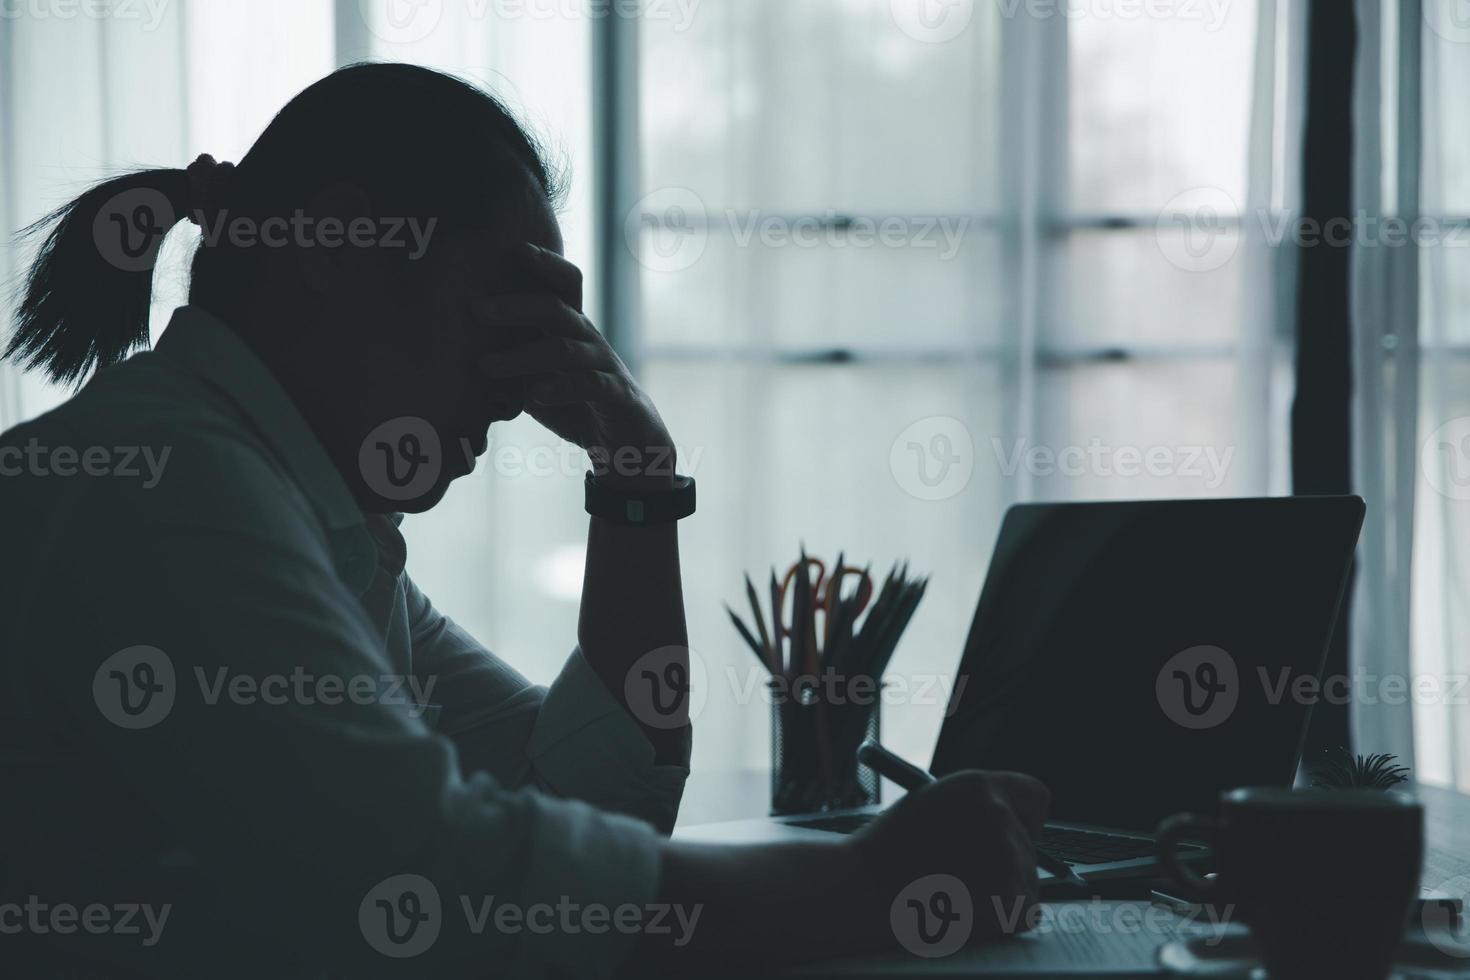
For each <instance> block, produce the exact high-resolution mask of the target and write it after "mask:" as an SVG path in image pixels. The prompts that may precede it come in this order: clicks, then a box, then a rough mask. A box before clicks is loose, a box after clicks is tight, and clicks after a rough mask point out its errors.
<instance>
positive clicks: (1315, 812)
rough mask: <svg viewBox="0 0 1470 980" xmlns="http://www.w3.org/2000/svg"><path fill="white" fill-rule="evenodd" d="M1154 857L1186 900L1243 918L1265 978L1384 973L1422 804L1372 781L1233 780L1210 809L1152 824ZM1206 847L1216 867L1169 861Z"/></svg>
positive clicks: (1411, 870)
mask: <svg viewBox="0 0 1470 980" xmlns="http://www.w3.org/2000/svg"><path fill="white" fill-rule="evenodd" d="M1158 839H1159V859H1160V861H1161V862H1162V863H1163V866H1164V868H1165V870H1166V871H1167V872H1168V874H1169V877H1170V878H1171V879H1172V880H1173V882H1174V884H1175V887H1176V888H1178V889H1179V890H1180V891H1181V892H1182V893H1183V894H1184V895H1185V897H1187V898H1190V899H1193V900H1195V901H1199V902H1204V903H1209V904H1212V905H1215V906H1222V907H1225V908H1228V909H1229V910H1230V912H1231V918H1232V921H1240V922H1243V923H1245V924H1246V925H1247V926H1248V927H1249V928H1250V932H1251V938H1252V939H1253V940H1254V941H1255V944H1256V947H1257V948H1258V949H1259V950H1260V953H1261V959H1262V962H1263V964H1264V965H1265V967H1266V972H1267V975H1268V976H1270V978H1271V980H1308V978H1310V980H1317V978H1329V977H1330V978H1332V980H1383V978H1384V977H1386V976H1388V974H1389V971H1390V970H1391V968H1392V966H1393V958H1394V953H1395V952H1396V950H1397V949H1398V946H1399V943H1400V942H1401V940H1402V939H1403V934H1404V927H1405V924H1406V920H1407V917H1408V914H1409V909H1410V907H1411V906H1412V903H1413V901H1414V898H1415V897H1416V896H1417V895H1418V893H1419V875H1420V871H1421V869H1422V866H1423V863H1424V809H1423V807H1422V806H1421V805H1420V804H1419V803H1418V801H1416V800H1414V799H1413V798H1412V797H1410V796H1408V795H1406V794H1403V793H1399V792H1394V791H1388V792H1384V791H1381V790H1328V789H1309V790H1290V789H1280V788H1259V789H1237V790H1232V791H1231V792H1228V793H1225V794H1224V795H1222V796H1221V797H1220V810H1219V815H1218V817H1216V818H1210V817H1204V816H1199V815H1197V814H1184V815H1180V816H1175V817H1170V818H1169V819H1167V820H1165V821H1164V822H1163V823H1162V824H1161V825H1160V826H1159V830H1158ZM1181 841H1198V842H1201V843H1206V844H1209V845H1211V847H1212V848H1213V851H1214V866H1215V872H1216V873H1215V875H1214V877H1213V878H1211V879H1205V878H1202V877H1200V876H1199V875H1198V874H1197V873H1196V872H1195V871H1194V870H1193V869H1191V868H1190V867H1189V866H1187V865H1186V864H1185V863H1184V862H1183V861H1181V860H1180V858H1179V853H1178V849H1177V848H1178V845H1179V843H1180V842H1181Z"/></svg>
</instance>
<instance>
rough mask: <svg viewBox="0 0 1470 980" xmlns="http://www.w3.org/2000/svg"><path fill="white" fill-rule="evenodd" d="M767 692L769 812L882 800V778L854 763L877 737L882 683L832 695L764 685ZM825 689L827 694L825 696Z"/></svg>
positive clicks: (836, 807)
mask: <svg viewBox="0 0 1470 980" xmlns="http://www.w3.org/2000/svg"><path fill="white" fill-rule="evenodd" d="M767 688H768V689H769V691H770V696H771V815H772V816H785V815H789V814H796V813H814V812H820V811H825V810H845V809H849V808H852V807H860V806H867V805H869V804H873V803H881V802H882V800H881V793H882V789H881V785H882V781H881V780H880V779H879V778H878V775H877V773H875V772H873V771H872V770H871V769H869V768H867V767H866V766H859V765H858V763H857V749H858V746H859V745H861V744H862V743H863V742H864V741H865V740H867V739H872V740H874V741H877V740H878V737H879V734H880V732H879V727H880V718H881V714H882V710H881V709H882V705H883V697H882V688H881V687H877V686H875V687H874V689H873V690H872V691H871V692H869V693H868V695H867V696H866V697H863V696H860V695H852V696H839V697H831V696H830V692H823V691H822V690H821V689H820V688H819V687H816V686H813V685H807V686H804V687H798V688H793V689H788V688H787V687H786V685H784V684H782V683H779V682H777V681H770V682H768V684H767ZM824 694H826V695H828V696H824Z"/></svg>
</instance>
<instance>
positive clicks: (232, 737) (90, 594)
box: [21, 434, 660, 977]
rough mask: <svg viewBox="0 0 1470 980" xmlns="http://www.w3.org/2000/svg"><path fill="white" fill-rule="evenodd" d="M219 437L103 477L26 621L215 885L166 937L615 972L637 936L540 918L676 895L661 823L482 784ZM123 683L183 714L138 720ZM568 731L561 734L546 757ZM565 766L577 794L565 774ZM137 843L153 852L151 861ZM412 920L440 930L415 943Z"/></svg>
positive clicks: (163, 950)
mask: <svg viewBox="0 0 1470 980" xmlns="http://www.w3.org/2000/svg"><path fill="white" fill-rule="evenodd" d="M215 435H216V434H211V436H212V437H211V438H209V439H205V438H197V437H196V438H193V439H189V438H185V439H181V440H179V441H178V442H177V444H175V445H174V446H173V455H172V457H171V460H170V464H169V472H168V475H167V478H166V479H164V480H163V481H162V482H161V483H160V484H159V485H158V486H157V487H156V488H154V489H151V490H143V489H140V488H137V487H134V486H132V485H131V484H129V485H127V486H120V485H119V484H121V483H123V482H124V481H107V480H92V481H87V482H88V484H89V486H87V487H86V491H85V493H84V495H83V496H82V497H81V499H79V500H78V501H76V505H75V506H72V507H68V508H67V511H66V513H65V515H64V516H63V518H62V520H60V521H59V522H58V527H59V528H61V530H59V531H58V535H57V538H56V540H55V541H54V542H53V544H54V548H53V550H51V551H50V554H51V555H53V556H56V557H54V558H53V560H52V563H51V567H50V569H49V570H48V572H47V573H46V577H47V580H46V581H45V582H44V583H42V584H41V587H40V588H39V589H38V590H37V595H38V597H39V599H38V604H37V605H36V606H34V607H33V608H32V609H31V610H29V614H28V617H27V623H28V625H27V627H26V628H25V630H24V631H23V632H22V633H21V635H22V636H23V637H24V638H25V640H26V650H25V655H26V659H27V661H28V663H27V667H26V669H27V672H28V679H29V682H30V683H33V684H34V689H35V690H36V692H37V694H36V696H37V697H38V698H40V699H44V700H45V701H47V702H50V703H53V704H55V705H56V706H57V708H56V710H57V712H58V715H59V717H61V718H63V719H64V720H65V724H66V726H67V729H68V737H69V738H71V739H72V740H74V741H75V742H76V744H78V745H79V746H80V747H81V750H82V752H83V753H84V754H86V755H88V756H90V757H93V758H95V759H96V760H97V765H98V766H100V767H101V770H102V771H105V772H106V773H107V777H108V780H109V781H110V782H116V783H119V784H121V785H123V786H126V787H127V790H128V796H127V798H126V799H127V801H128V802H129V803H131V801H132V800H133V799H137V800H138V801H139V803H140V805H141V806H143V807H145V808H146V810H147V811H150V812H151V813H153V814H155V815H156V817H157V820H158V821H159V823H160V825H161V826H162V827H164V828H167V833H166V839H168V840H170V841H172V842H174V843H176V844H177V846H178V848H179V850H180V851H181V852H182V853H185V854H187V855H189V864H190V865H195V866H197V867H198V868H199V869H200V872H201V873H202V874H203V875H204V877H205V880H207V881H208V882H209V883H210V886H209V888H208V889H207V894H208V901H206V902H205V903H204V904H203V905H202V906H201V905H200V904H199V903H198V902H197V900H196V901H195V902H194V903H193V904H190V903H189V902H188V901H186V899H185V898H183V897H181V898H180V900H179V904H178V906H177V907H176V908H175V909H174V914H173V916H172V918H171V919H170V930H169V933H168V934H167V936H166V938H165V941H164V942H160V943H159V945H158V948H156V949H155V950H154V951H152V952H153V953H154V954H155V955H159V956H166V955H169V954H170V953H171V954H173V955H175V956H182V961H183V962H191V961H193V960H192V957H193V956H194V955H195V954H199V955H203V956H206V957H208V956H211V955H212V956H218V955H219V951H218V950H209V949H205V950H190V949H189V943H190V938H189V937H191V936H193V937H196V939H195V941H196V942H198V939H197V937H200V936H217V935H220V928H219V926H218V925H217V923H218V922H219V921H221V920H223V921H225V922H227V923H229V924H230V925H229V927H228V928H227V929H226V930H225V934H227V935H228V934H231V930H234V934H236V935H239V934H245V935H249V936H250V940H249V941H250V942H251V943H252V945H254V944H256V943H261V944H270V945H269V946H268V947H266V948H270V949H273V950H279V951H280V954H281V955H282V956H283V957H289V958H291V959H293V960H298V961H301V962H304V963H308V964H314V965H315V967H316V968H317V969H318V970H320V971H322V972H326V971H328V970H330V971H331V972H332V973H333V974H334V975H336V974H337V973H338V971H341V975H359V974H361V975H374V976H376V975H382V974H386V975H402V976H412V977H421V976H429V975H432V976H440V975H445V976H470V975H473V976H485V975H493V974H497V973H502V972H510V973H519V972H526V973H533V974H540V975H566V974H576V975H602V974H607V973H610V972H611V971H612V970H613V969H615V968H616V966H617V965H618V964H619V962H620V961H621V960H622V959H623V958H625V956H626V955H627V953H629V952H630V951H631V949H632V943H633V942H634V937H633V935H632V934H631V933H630V932H629V931H627V930H620V929H618V928H603V929H601V930H599V931H595V932H594V931H590V930H587V929H563V928H555V927H553V928H550V929H545V928H536V927H535V926H534V925H532V924H531V923H532V922H533V920H532V919H531V917H530V916H531V910H534V909H539V908H543V907H544V906H546V905H547V903H549V905H550V906H551V907H552V908H553V909H557V908H560V907H561V906H562V905H566V904H570V905H572V906H574V907H577V908H582V909H588V908H601V909H605V910H618V909H626V908H629V907H631V906H636V905H646V904H647V903H650V902H652V901H653V900H654V898H655V893H656V889H657V878H658V861H659V849H660V844H659V839H658V837H657V835H656V834H655V833H654V831H653V830H652V829H651V828H650V827H648V826H647V824H645V823H642V822H639V821H635V820H631V819H628V818H626V817H621V816H618V815H615V814H608V813H603V812H600V811H598V810H596V809H594V808H592V807H590V806H587V805H585V804H582V803H578V802H575V801H570V800H560V799H555V798H552V797H549V796H546V795H544V794H541V793H537V792H533V791H528V790H515V789H511V788H508V787H507V786H505V785H503V784H501V783H500V782H499V781H498V780H496V779H495V778H493V777H492V776H491V775H488V774H485V773H477V774H475V775H474V776H472V777H470V778H464V777H463V776H462V775H461V774H460V772H459V771H458V767H457V766H456V764H455V753H454V750H453V748H452V746H451V745H450V743H449V742H448V741H446V740H445V739H444V738H442V737H439V736H437V735H435V734H433V733H431V732H430V731H429V730H428V729H427V728H426V726H425V725H424V723H423V721H422V720H421V719H420V718H418V717H416V716H415V715H414V714H413V713H412V712H410V711H406V710H404V709H403V707H402V706H401V705H398V706H395V704H393V703H392V702H391V700H390V698H389V697H387V696H386V695H383V694H382V693H381V691H382V689H381V688H375V687H374V681H377V680H381V679H383V678H384V677H385V676H386V675H387V674H388V672H389V666H388V662H387V660H386V658H385V656H384V655H383V653H382V651H381V649H380V647H381V638H380V637H377V636H375V635H374V632H373V628H372V626H371V624H370V623H369V621H368V620H367V617H366V615H365V614H364V612H363V610H362V607H361V605H360V603H358V601H357V599H356V597H355V596H354V595H352V594H351V592H350V591H349V590H347V589H346V588H345V587H344V585H343V584H342V582H341V581H340V580H339V578H338V576H337V574H336V572H335V569H334V568H333V566H332V559H331V557H330V552H329V550H328V549H327V547H326V543H325V540H324V536H323V532H322V530H321V528H320V525H319V524H318V523H317V522H316V521H315V519H314V516H313V515H312V513H311V512H310V511H309V509H308V506H307V505H306V503H305V501H304V500H303V498H301V497H300V495H299V494H297V493H296V492H295V490H294V487H292V486H291V485H290V484H289V483H288V482H287V481H286V480H285V479H284V478H283V477H282V476H280V474H278V473H277V472H276V471H275V470H274V469H273V468H272V467H271V466H270V465H269V464H268V463H267V462H266V461H265V458H264V457H263V456H262V455H261V454H260V452H259V451H258V450H255V449H254V448H253V447H249V446H247V445H244V444H242V443H237V442H236V443H232V442H229V441H228V440H227V439H225V438H221V437H214V436H215ZM140 648H141V649H142V650H143V653H141V654H140V653H139V652H138V651H139V650H140ZM119 657H121V658H122V659H120V660H119V659H118V658H119ZM140 657H142V658H143V659H144V660H146V661H147V662H148V664H149V669H148V670H147V671H146V672H145V673H142V674H140V673H139V672H138V671H137V669H136V667H137V663H138V662H139V658H140ZM497 676H500V677H501V680H502V681H503V680H505V677H506V676H508V675H497ZM115 680H116V681H118V684H117V685H116V687H117V688H121V687H122V686H123V680H129V681H134V682H137V683H138V684H139V685H140V687H139V689H140V690H141V689H143V688H146V689H148V690H150V691H152V692H154V693H155V694H156V695H157V696H158V697H160V698H163V699H164V700H165V701H166V702H167V704H166V710H164V711H163V712H162V713H161V714H159V713H158V711H157V710H156V709H154V708H150V709H149V710H150V711H152V712H153V714H154V716H153V717H151V718H144V719H139V718H138V717H136V716H131V717H130V716H127V714H126V712H127V710H129V709H128V707H127V706H126V705H124V704H122V703H121V702H120V701H119V700H118V697H119V695H118V694H116V693H114V691H115V686H114V685H113V681H115ZM364 681H365V682H366V686H364V684H363V682H364ZM364 691H371V692H372V693H370V694H367V695H364V694H363V693H362V692H364ZM522 696H524V695H522ZM513 699H514V698H512V700H513ZM549 702H550V698H548V703H549ZM139 703H141V702H140V701H138V700H136V699H134V700H133V702H132V704H131V708H132V709H136V707H137V705H138V704H139ZM150 704H151V702H150ZM593 713H594V714H595V712H593ZM543 716H544V717H546V718H549V719H553V720H554V719H555V718H556V717H557V715H556V713H554V712H550V713H548V712H540V713H538V718H540V717H543ZM141 721H146V722H147V723H146V724H142V723H141ZM592 723H594V722H593V721H589V722H588V724H592ZM539 730H540V729H539V728H538V729H537V731H538V732H539ZM557 731H558V729H555V728H549V729H547V733H548V734H547V735H544V736H540V735H538V737H539V738H549V739H550V744H548V745H547V746H546V747H545V748H544V749H541V750H539V751H538V752H537V753H536V755H537V757H538V758H543V757H546V758H549V757H551V756H554V755H555V751H554V746H555V744H556V743H558V742H559V741H562V740H563V739H557V738H554V737H552V736H553V735H554V734H556V732H557ZM565 737H570V734H568V735H566V736H564V738H565ZM567 765H569V763H568V762H567V761H565V760H563V761H562V762H561V766H562V767H566V766H567ZM547 772H548V773H549V774H550V775H549V779H548V781H549V782H551V783H553V784H555V783H556V782H557V781H559V779H560V778H561V773H562V769H559V768H558V766H557V764H556V763H552V764H550V765H548V766H547ZM128 843H129V850H128V854H129V859H130V860H132V859H137V858H138V855H139V854H141V853H144V852H142V851H136V850H135V849H137V848H141V847H143V846H144V844H143V843H141V842H138V841H130V842H128ZM409 892H413V893H414V897H413V898H412V899H411V900H408V899H405V897H404V896H405V895H406V894H407V893H409ZM189 894H194V893H192V892H191V893H189ZM487 902H488V903H490V904H489V905H487V904H486V903H487ZM405 903H406V904H405ZM503 906H514V907H517V908H519V909H520V910H521V911H522V913H523V914H524V915H525V916H526V918H525V919H523V920H522V923H521V925H520V927H519V928H509V927H505V926H503V925H502V924H501V920H499V919H497V918H496V917H495V914H494V913H495V911H496V910H498V909H499V908H501V907H503ZM485 911H489V912H490V915H489V916H488V917H487V916H485V915H482V914H481V913H482V912H485ZM400 912H401V913H402V915H403V918H402V919H401V920H400V919H399V918H398V916H399V913H400ZM201 916H203V917H204V918H205V919H207V920H208V921H207V922H204V921H200V917H201ZM537 921H539V920H537ZM603 921H604V922H605V921H606V919H604V920H603ZM414 922H419V923H420V925H421V926H422V931H419V930H418V929H417V928H415V929H414V930H408V929H406V928H401V927H402V926H403V924H404V923H409V924H412V923H414ZM395 924H396V925H395ZM410 931H411V932H412V935H413V936H414V937H416V938H414V939H412V940H410V941H411V942H413V943H415V944H417V945H413V946H404V945H401V944H398V940H399V938H401V936H403V935H407V934H409V932H410ZM425 938H427V939H428V942H427V944H425V943H424V940H425ZM181 950H182V951H183V952H182V953H181ZM204 961H207V959H206V960H204Z"/></svg>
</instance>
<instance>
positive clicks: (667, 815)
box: [403, 574, 689, 834]
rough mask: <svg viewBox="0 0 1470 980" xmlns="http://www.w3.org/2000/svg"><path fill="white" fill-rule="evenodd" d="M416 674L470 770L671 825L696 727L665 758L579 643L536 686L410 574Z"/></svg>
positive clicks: (667, 828) (662, 826) (665, 827)
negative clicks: (663, 760)
mask: <svg viewBox="0 0 1470 980" xmlns="http://www.w3.org/2000/svg"><path fill="white" fill-rule="evenodd" d="M403 583H404V590H405V593H406V595H407V599H408V619H409V624H410V635H411V638H412V643H413V663H414V673H415V675H417V677H418V680H419V683H420V684H421V685H425V684H428V683H429V682H431V681H432V682H433V684H434V688H433V691H434V693H433V700H434V702H435V703H436V704H438V705H440V707H441V711H442V714H441V716H440V722H439V725H438V728H439V731H440V732H442V733H443V734H445V735H446V736H448V737H449V738H451V739H452V740H453V741H454V743H455V746H456V748H457V749H458V750H459V754H460V764H461V767H462V769H463V770H464V771H465V772H473V771H476V770H479V771H484V772H488V773H490V774H491V775H493V776H495V777H496V778H497V779H498V780H500V781H501V782H503V783H505V784H507V785H512V786H522V785H527V784H530V785H534V786H536V787H538V788H539V789H541V790H544V791H545V792H548V793H553V794H555V795H557V796H561V797H569V798H573V799H578V800H582V801H585V802H587V803H590V804H593V805H594V806H597V807H600V808H602V809H605V810H611V811H614V812H617V813H622V814H627V815H628V816H632V817H636V818H638V819H640V820H643V821H646V822H647V823H650V824H652V825H653V826H654V827H656V828H657V829H658V830H659V831H661V832H662V833H664V834H668V833H671V832H672V831H673V827H674V820H675V818H676V817H677V816H678V812H679V802H680V800H681V799H682V797H683V793H684V783H685V780H686V779H688V777H689V733H688V729H686V730H685V736H684V737H685V744H684V751H683V753H682V755H681V764H678V765H659V764H657V763H656V762H655V761H654V749H653V746H652V745H651V744H650V743H649V741H648V739H647V738H646V737H645V736H644V734H643V732H642V730H641V729H640V728H639V727H638V725H637V723H636V722H635V721H634V720H633V719H632V718H631V717H629V715H628V712H627V710H626V709H625V708H624V707H623V706H622V704H620V703H619V702H618V700H617V699H616V698H615V697H614V696H613V695H612V693H611V692H610V691H608V689H607V687H606V685H605V684H604V683H603V682H602V679H601V678H600V677H598V676H597V673H596V672H595V671H594V670H593V669H592V668H591V666H590V665H589V664H588V663H587V660H586V658H585V657H584V656H583V655H582V651H581V650H580V649H574V650H573V651H572V654H571V656H570V657H569V658H568V659H567V662H566V665H565V666H564V667H563V668H562V671H561V674H560V675H559V676H558V677H557V678H556V680H555V681H554V682H553V683H552V685H551V687H550V689H549V690H548V689H547V688H544V687H537V686H533V685H532V684H531V683H530V682H529V681H527V680H526V679H525V678H524V677H522V676H521V675H520V674H519V673H517V672H516V671H515V670H513V669H512V668H510V667H509V666H507V665H506V664H505V663H504V662H503V661H501V660H500V659H499V658H497V657H496V656H495V655H494V654H492V653H491V652H490V651H488V650H486V649H485V647H484V646H482V645H481V644H480V643H479V642H478V641H476V640H475V639H474V638H473V637H472V636H470V635H469V634H468V633H466V632H465V631H464V630H463V629H461V628H460V627H459V626H457V625H456V624H455V623H454V622H453V621H452V620H451V619H450V618H449V617H447V616H445V615H444V614H443V613H441V612H439V611H438V610H437V609H435V608H434V606H433V604H432V603H431V602H429V600H428V598H427V597H426V596H425V595H424V594H423V592H422V591H420V590H419V588H418V587H417V586H416V585H415V584H414V583H413V580H412V579H410V578H409V576H408V575H407V574H404V576H403Z"/></svg>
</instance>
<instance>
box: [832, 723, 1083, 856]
mask: <svg viewBox="0 0 1470 980" xmlns="http://www.w3.org/2000/svg"><path fill="white" fill-rule="evenodd" d="M857 759H858V763H859V764H860V765H864V766H867V767H868V768H869V769H871V770H873V771H874V772H876V773H877V774H878V775H880V776H882V777H883V778H884V779H887V780H889V781H890V782H893V783H896V784H898V785H899V786H900V787H902V789H903V790H904V792H908V793H912V792H913V791H914V790H916V789H920V788H922V787H924V786H927V785H929V784H930V783H932V782H936V780H935V778H934V774H933V773H931V772H929V771H927V770H924V769H920V768H919V767H918V766H916V765H914V764H913V763H911V762H908V761H906V760H904V759H900V758H899V757H898V756H896V755H894V754H893V753H892V752H890V751H888V750H887V749H885V748H884V747H883V746H881V745H879V744H878V743H877V742H874V741H873V740H872V739H869V740H868V741H866V742H864V743H863V744H862V745H860V746H858V751H857ZM1036 866H1037V867H1038V868H1040V869H1041V870H1043V871H1045V872H1047V873H1049V874H1051V875H1052V876H1053V877H1056V878H1058V879H1060V880H1062V881H1067V882H1072V883H1075V884H1079V885H1080V884H1084V882H1083V881H1082V879H1081V878H1080V877H1078V875H1077V872H1075V871H1073V870H1072V866H1071V865H1070V864H1068V863H1067V862H1066V861H1063V860H1061V859H1060V858H1055V857H1052V856H1051V855H1050V854H1048V853H1046V852H1045V851H1041V850H1038V851H1037V852H1036Z"/></svg>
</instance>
